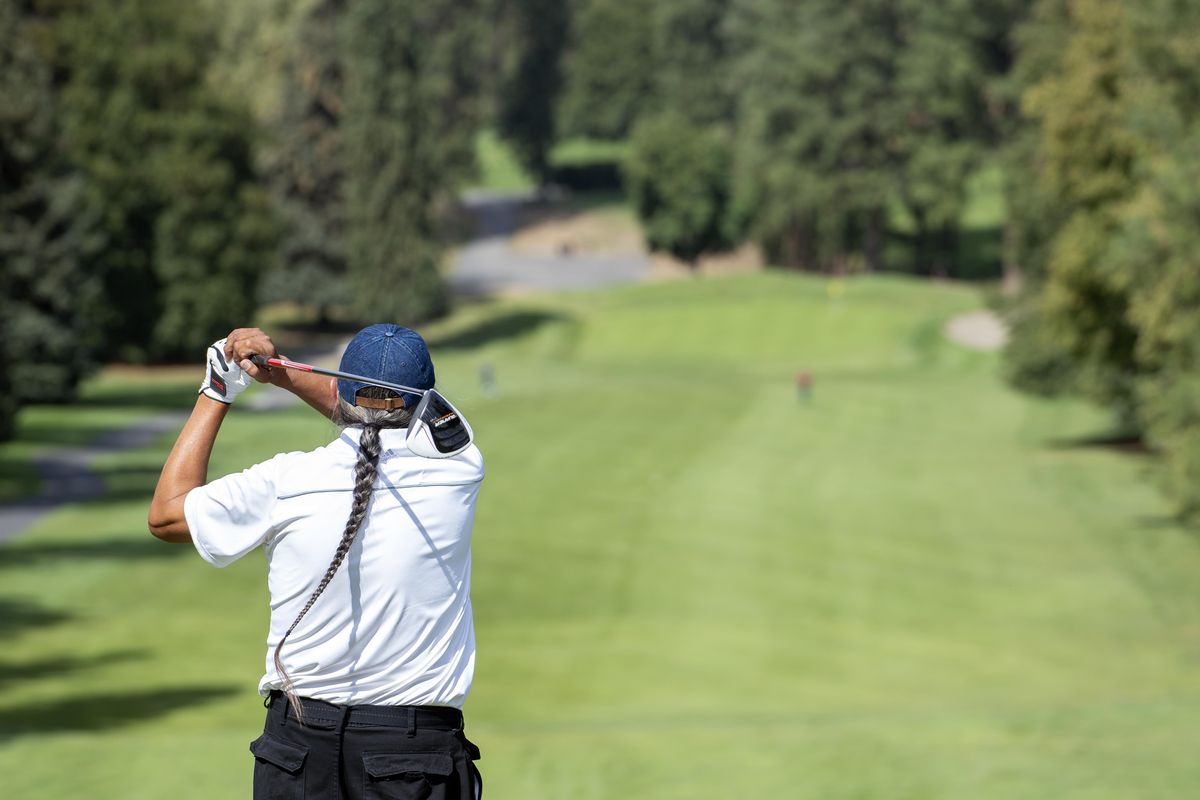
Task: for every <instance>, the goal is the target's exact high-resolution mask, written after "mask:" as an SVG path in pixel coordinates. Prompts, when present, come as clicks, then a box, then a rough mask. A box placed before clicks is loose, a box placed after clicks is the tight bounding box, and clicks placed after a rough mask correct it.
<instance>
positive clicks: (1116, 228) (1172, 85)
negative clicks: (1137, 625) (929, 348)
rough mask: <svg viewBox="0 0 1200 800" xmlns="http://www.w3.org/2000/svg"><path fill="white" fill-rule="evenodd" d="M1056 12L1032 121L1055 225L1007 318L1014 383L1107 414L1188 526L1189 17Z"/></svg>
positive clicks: (1192, 354)
mask: <svg viewBox="0 0 1200 800" xmlns="http://www.w3.org/2000/svg"><path fill="white" fill-rule="evenodd" d="M1047 7H1049V8H1047ZM1055 10H1061V11H1062V13H1063V14H1064V17H1065V19H1066V20H1067V22H1068V25H1066V26H1065V30H1066V31H1067V33H1066V35H1065V41H1064V42H1063V43H1062V46H1060V48H1059V55H1058V58H1057V59H1056V60H1053V64H1052V66H1051V67H1050V68H1048V69H1045V70H1044V71H1043V76H1042V78H1041V79H1040V80H1038V81H1037V82H1036V83H1035V84H1034V86H1033V88H1032V89H1031V90H1030V92H1029V95H1028V107H1029V110H1030V112H1031V114H1032V115H1033V116H1034V119H1035V120H1036V122H1037V125H1038V133H1039V140H1038V148H1037V158H1038V166H1039V168H1040V174H1041V175H1042V176H1043V183H1044V184H1045V188H1044V191H1045V192H1046V193H1047V194H1048V195H1049V196H1051V197H1052V198H1053V199H1054V201H1055V203H1056V204H1057V205H1058V206H1059V207H1060V208H1061V209H1062V216H1061V217H1060V218H1059V219H1058V220H1056V223H1057V224H1055V225H1054V226H1053V228H1052V230H1051V233H1050V236H1049V239H1048V245H1047V247H1046V248H1045V253H1046V258H1045V267H1044V270H1043V271H1041V272H1040V273H1038V274H1037V275H1036V280H1035V281H1034V286H1033V287H1032V289H1031V291H1030V292H1029V293H1028V294H1027V295H1026V297H1025V298H1024V301H1023V302H1022V304H1021V305H1020V306H1019V309H1018V313H1019V314H1020V315H1021V317H1020V318H1021V319H1022V320H1023V324H1021V325H1019V326H1017V327H1016V328H1015V330H1014V334H1015V335H1014V338H1013V342H1012V345H1011V347H1010V355H1009V362H1010V372H1011V375H1012V379H1013V380H1014V382H1016V383H1017V385H1019V386H1023V387H1029V386H1032V387H1033V388H1039V389H1042V390H1044V391H1054V392H1059V393H1061V392H1071V393H1075V394H1081V395H1083V396H1085V397H1089V398H1091V399H1093V400H1095V401H1097V402H1099V403H1101V404H1103V405H1105V406H1107V407H1109V408H1111V409H1113V410H1114V411H1115V412H1116V414H1117V416H1118V417H1119V419H1120V420H1121V422H1122V424H1123V426H1124V427H1126V428H1127V429H1128V430H1130V431H1132V432H1135V433H1140V434H1142V435H1143V436H1144V437H1145V438H1146V439H1147V440H1148V441H1149V442H1150V443H1151V444H1152V445H1153V446H1155V447H1156V448H1157V449H1158V450H1159V451H1160V452H1161V453H1162V454H1163V462H1164V465H1165V470H1164V475H1165V478H1166V481H1165V482H1166V485H1167V489H1168V491H1169V493H1170V495H1171V496H1172V498H1173V499H1174V500H1175V502H1176V504H1177V508H1178V509H1179V511H1180V512H1181V513H1182V514H1184V515H1185V516H1187V517H1189V518H1190V519H1192V520H1194V521H1196V520H1200V488H1198V487H1200V380H1198V379H1197V375H1200V318H1198V317H1197V314H1196V308H1197V306H1198V305H1200V257H1198V256H1197V255H1196V254H1197V252H1200V233H1198V232H1197V230H1198V228H1197V225H1196V220H1197V219H1200V188H1198V186H1200V144H1198V142H1200V110H1198V105H1197V101H1198V100H1200V67H1197V66H1196V64H1195V61H1194V59H1193V58H1191V56H1190V51H1191V49H1192V48H1193V46H1194V42H1195V41H1196V40H1197V37H1198V36H1200V9H1196V8H1192V7H1191V6H1186V4H1179V3H1175V2H1172V0H1151V2H1149V3H1146V4H1132V3H1126V2H1121V0H1068V2H1066V3H1062V2H1061V0H1053V1H1052V0H1045V2H1044V7H1043V8H1042V9H1040V11H1041V13H1042V18H1043V19H1044V18H1046V17H1047V16H1048V15H1049V14H1051V13H1053V12H1054V11H1055ZM1056 362H1057V363H1061V364H1064V365H1066V366H1065V368H1064V369H1062V370H1061V371H1057V372H1055V371H1053V370H1051V369H1048V366H1049V365H1052V364H1054V363H1056Z"/></svg>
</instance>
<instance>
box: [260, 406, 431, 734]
mask: <svg viewBox="0 0 1200 800" xmlns="http://www.w3.org/2000/svg"><path fill="white" fill-rule="evenodd" d="M358 396H359V397H375V398H385V397H398V395H397V394H396V393H395V392H393V391H391V390H390V389H380V388H377V387H373V386H372V387H367V388H365V389H362V390H360V391H359V393H358ZM411 418H412V414H411V413H410V412H409V411H407V410H405V409H396V410H394V411H387V410H385V409H375V408H364V407H362V406H352V405H350V404H349V403H347V402H346V401H345V400H341V399H339V400H338V403H337V406H335V407H334V410H333V417H332V419H333V422H334V424H336V425H338V426H340V427H342V428H348V427H361V428H362V433H361V434H359V437H358V461H357V462H356V463H355V465H354V501H353V504H352V505H351V506H350V516H349V517H348V518H347V519H346V529H345V530H344V531H343V532H342V539H341V541H340V542H338V546H337V550H335V551H334V553H333V560H332V561H330V562H329V567H328V568H327V569H326V570H325V575H324V576H323V577H322V578H321V582H320V583H319V584H317V588H316V589H314V590H313V593H312V595H311V596H309V598H308V602H307V603H305V604H304V608H303V609H301V611H300V613H299V614H297V615H296V618H295V619H294V620H292V624H291V625H290V626H288V629H287V633H285V634H283V638H282V639H280V640H279V644H277V645H275V669H276V671H278V673H279V675H280V677H281V678H283V693H284V694H285V695H287V699H288V703H289V704H290V705H291V707H292V713H293V714H294V715H295V717H296V718H297V719H298V720H300V721H301V723H303V721H304V712H303V709H302V708H301V706H300V697H299V695H297V694H296V691H295V688H294V687H293V684H292V679H291V677H290V676H289V675H288V674H287V670H286V669H284V667H283V660H282V659H281V658H280V657H279V654H280V652H281V651H282V650H283V643H284V642H286V641H287V638H288V637H289V636H291V635H292V631H294V630H296V626H297V625H299V624H300V620H302V619H304V615H305V614H307V613H308V612H309V609H311V608H312V607H313V604H314V603H316V602H317V598H318V597H320V596H321V593H322V592H324V591H325V587H327V586H328V585H329V582H330V581H331V580H333V576H334V575H336V574H337V571H338V568H339V567H341V565H342V562H343V561H344V560H345V559H346V554H347V553H349V552H350V546H351V545H352V544H354V539H355V537H356V536H357V535H358V531H359V528H361V527H362V524H363V520H365V519H366V518H367V511H368V509H369V508H370V505H371V497H372V496H373V494H374V488H375V475H376V473H377V471H378V469H379V453H380V446H379V431H380V429H382V428H406V427H408V423H409V420H410V419H411Z"/></svg>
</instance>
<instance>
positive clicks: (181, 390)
mask: <svg viewBox="0 0 1200 800" xmlns="http://www.w3.org/2000/svg"><path fill="white" fill-rule="evenodd" d="M202 366H203V365H202ZM197 375H198V379H199V378H202V377H204V376H203V375H202V374H201V373H199V372H198V373H197ZM197 385H198V384H197ZM81 402H83V403H84V404H85V405H88V406H99V407H103V408H112V407H118V406H119V407H121V408H128V409H130V423H131V424H132V423H133V422H136V421H137V415H138V414H139V413H142V412H145V411H147V410H150V411H162V410H171V409H184V410H186V409H189V408H191V407H192V406H194V405H195V404H196V386H194V385H193V384H191V383H182V382H180V383H169V384H164V385H161V386H156V385H153V384H149V385H147V384H140V385H138V386H136V387H134V389H133V391H130V388H129V387H127V386H124V385H120V384H114V385H112V386H108V385H105V386H98V387H96V388H94V389H92V390H90V391H89V392H88V393H87V396H86V397H84V398H83V400H82V401H81Z"/></svg>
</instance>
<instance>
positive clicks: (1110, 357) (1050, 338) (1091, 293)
mask: <svg viewBox="0 0 1200 800" xmlns="http://www.w3.org/2000/svg"><path fill="white" fill-rule="evenodd" d="M1069 14H1070V17H1069V19H1070V22H1071V28H1070V33H1069V35H1068V38H1067V40H1066V42H1065V43H1064V44H1065V46H1064V47H1063V49H1062V51H1061V52H1062V56H1061V62H1060V64H1059V67H1058V69H1057V70H1056V71H1055V72H1053V73H1051V74H1049V75H1047V76H1046V77H1045V78H1044V79H1042V80H1041V81H1040V82H1039V83H1038V84H1036V85H1035V86H1034V87H1032V88H1031V89H1030V91H1029V93H1028V95H1027V99H1026V102H1027V109H1028V111H1029V113H1030V114H1031V115H1032V116H1033V118H1034V119H1036V120H1037V121H1038V123H1039V130H1040V141H1039V147H1038V153H1039V161H1040V166H1041V170H1042V175H1043V183H1044V185H1045V187H1046V190H1047V191H1048V192H1049V193H1050V196H1051V197H1052V198H1053V199H1054V201H1055V202H1056V203H1057V204H1058V205H1059V207H1060V208H1062V209H1063V214H1064V216H1063V218H1062V223H1061V225H1060V226H1059V227H1058V229H1057V230H1056V231H1055V232H1054V234H1053V236H1052V238H1051V241H1050V243H1049V246H1048V249H1047V263H1046V277H1045V280H1044V281H1042V282H1041V283H1040V285H1039V288H1038V291H1037V294H1036V295H1035V296H1033V297H1031V298H1030V301H1029V304H1030V309H1029V310H1028V311H1027V312H1026V314H1027V318H1028V319H1029V320H1030V321H1032V322H1035V323H1036V324H1034V325H1032V326H1029V327H1027V328H1023V329H1018V332H1019V333H1025V334H1027V335H1028V336H1029V337H1030V341H1031V342H1032V341H1033V340H1038V341H1041V342H1043V343H1046V342H1055V343H1057V347H1058V348H1059V349H1060V350H1061V353H1060V354H1058V355H1056V356H1055V357H1054V358H1055V360H1058V361H1062V360H1064V359H1063V356H1066V360H1069V361H1070V362H1071V363H1072V364H1073V367H1072V370H1071V373H1070V374H1068V375H1064V376H1063V379H1064V385H1063V386H1062V387H1061V388H1073V389H1077V390H1079V391H1082V392H1083V393H1084V394H1086V395H1088V396H1090V397H1092V398H1093V399H1095V400H1097V401H1098V402H1101V403H1103V404H1106V405H1110V406H1112V407H1114V408H1116V409H1117V410H1118V412H1119V413H1120V415H1121V417H1122V418H1123V419H1124V420H1126V421H1127V422H1129V423H1132V421H1133V419H1134V418H1135V412H1134V401H1135V387H1136V379H1135V376H1134V374H1133V371H1134V368H1135V363H1134V359H1133V348H1134V347H1135V344H1136V340H1137V330H1136V328H1135V326H1134V325H1133V324H1132V323H1131V321H1130V319H1129V317H1128V310H1129V294H1128V288H1129V283H1128V280H1129V275H1128V270H1127V267H1126V266H1125V265H1124V264H1123V263H1122V262H1121V261H1119V260H1114V258H1113V251H1112V243H1113V240H1114V236H1115V234H1116V232H1117V230H1118V228H1119V226H1120V221H1121V214H1122V207H1123V205H1124V204H1125V203H1126V202H1128V201H1129V200H1130V198H1132V197H1133V196H1134V194H1135V193H1136V191H1137V183H1138V176H1137V163H1138V161H1139V159H1140V158H1141V156H1142V152H1143V146H1144V143H1143V142H1141V141H1140V140H1139V137H1138V136H1137V135H1136V133H1135V132H1134V130H1133V129H1132V128H1131V126H1130V118H1129V91H1130V89H1129V87H1130V79H1131V77H1132V74H1133V73H1132V70H1133V61H1132V60H1131V55H1132V54H1131V52H1130V50H1129V31H1128V26H1127V20H1126V18H1125V15H1124V10H1123V8H1122V3H1121V2H1120V0H1071V2H1070V5H1069ZM1039 326H1047V330H1046V331H1044V332H1041V331H1039V330H1038V327H1039ZM1043 351H1044V348H1042V347H1031V346H1026V343H1025V342H1021V343H1019V344H1018V345H1017V347H1016V348H1015V349H1014V352H1016V353H1023V354H1024V356H1025V357H1026V359H1027V362H1028V364H1029V365H1030V366H1032V367H1037V365H1038V363H1039V360H1038V357H1037V354H1038V353H1040V352H1043ZM1014 366H1019V364H1018V365H1014ZM1014 378H1015V379H1016V380H1017V381H1018V382H1020V381H1021V380H1022V377H1021V372H1020V370H1019V369H1018V370H1015V371H1014Z"/></svg>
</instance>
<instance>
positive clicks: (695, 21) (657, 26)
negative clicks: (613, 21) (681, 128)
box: [650, 0, 736, 127]
mask: <svg viewBox="0 0 1200 800" xmlns="http://www.w3.org/2000/svg"><path fill="white" fill-rule="evenodd" d="M731 4H732V3H731V0H675V1H674V2H670V3H655V4H654V6H653V11H652V15H651V17H650V22H651V25H652V29H653V44H652V53H653V62H654V70H653V73H652V75H653V86H652V88H653V99H652V104H653V108H654V110H655V111H669V112H670V113H673V114H677V115H681V116H683V117H684V118H686V119H687V120H688V121H689V122H691V123H692V124H693V125H698V126H708V125H716V126H721V127H725V126H728V125H729V124H731V123H732V122H733V119H734V113H735V109H736V102H735V101H736V98H735V97H734V95H733V91H732V83H731V80H730V77H729V67H730V55H731V54H730V42H729V32H728V29H727V27H728V26H727V21H728V19H727V18H728V14H729V9H730V6H731Z"/></svg>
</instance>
